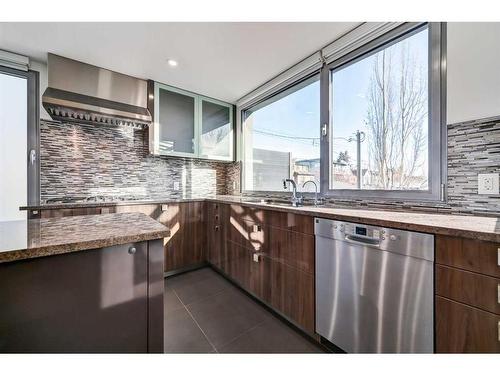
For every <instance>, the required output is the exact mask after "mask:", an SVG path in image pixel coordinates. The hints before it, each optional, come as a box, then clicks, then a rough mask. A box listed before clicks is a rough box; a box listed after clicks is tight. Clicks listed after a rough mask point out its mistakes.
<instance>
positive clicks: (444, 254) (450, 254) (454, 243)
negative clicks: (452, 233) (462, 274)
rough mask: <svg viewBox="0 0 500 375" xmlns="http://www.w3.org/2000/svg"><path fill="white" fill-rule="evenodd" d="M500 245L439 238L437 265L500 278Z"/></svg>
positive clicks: (458, 238)
mask: <svg viewBox="0 0 500 375" xmlns="http://www.w3.org/2000/svg"><path fill="white" fill-rule="evenodd" d="M499 249H500V244H499V243H494V242H487V241H480V240H472V239H468V238H460V237H449V236H437V237H436V263H439V264H444V265H447V266H451V267H457V268H462V269H464V270H468V271H473V272H478V273H482V274H485V275H490V276H494V277H498V278H500V265H499V263H500V259H499V251H500V250H499Z"/></svg>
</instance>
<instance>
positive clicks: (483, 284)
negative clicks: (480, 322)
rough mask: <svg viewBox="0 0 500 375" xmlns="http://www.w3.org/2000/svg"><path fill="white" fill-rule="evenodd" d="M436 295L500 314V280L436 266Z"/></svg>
mask: <svg viewBox="0 0 500 375" xmlns="http://www.w3.org/2000/svg"><path fill="white" fill-rule="evenodd" d="M436 293H437V294H439V295H440V296H443V297H447V298H450V299H452V300H455V301H458V302H463V303H466V304H468V305H472V306H474V307H478V308H480V309H483V310H487V311H489V312H492V313H495V314H500V279H496V278H494V277H491V276H484V275H480V274H477V273H473V272H469V271H463V270H459V269H457V268H450V267H447V266H441V265H436Z"/></svg>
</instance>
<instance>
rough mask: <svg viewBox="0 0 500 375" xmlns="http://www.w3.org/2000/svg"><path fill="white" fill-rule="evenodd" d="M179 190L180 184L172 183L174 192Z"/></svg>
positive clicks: (177, 182)
mask: <svg viewBox="0 0 500 375" xmlns="http://www.w3.org/2000/svg"><path fill="white" fill-rule="evenodd" d="M179 190H181V184H180V183H179V181H174V191H179Z"/></svg>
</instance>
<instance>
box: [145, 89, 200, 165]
mask: <svg viewBox="0 0 500 375" xmlns="http://www.w3.org/2000/svg"><path fill="white" fill-rule="evenodd" d="M155 97H156V98H157V100H156V104H155V124H154V126H155V127H157V130H158V131H157V132H155V137H156V139H154V141H153V142H154V153H155V154H160V155H177V156H196V151H197V144H196V143H197V141H196V113H197V112H198V111H197V107H198V101H197V98H196V95H192V94H189V93H187V92H184V91H182V90H178V89H174V88H171V87H168V86H165V85H161V84H158V83H157V84H156V88H155Z"/></svg>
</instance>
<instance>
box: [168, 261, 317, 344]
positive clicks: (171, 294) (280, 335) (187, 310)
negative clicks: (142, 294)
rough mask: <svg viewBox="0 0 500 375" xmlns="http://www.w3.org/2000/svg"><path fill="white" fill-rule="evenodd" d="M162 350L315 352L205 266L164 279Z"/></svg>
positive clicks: (301, 338) (296, 334)
mask: <svg viewBox="0 0 500 375" xmlns="http://www.w3.org/2000/svg"><path fill="white" fill-rule="evenodd" d="M164 337H165V339H164V340H165V353H321V352H322V350H321V349H320V348H318V347H317V346H316V345H315V344H313V343H312V342H310V341H309V340H307V339H306V338H304V337H303V336H302V335H301V334H299V333H298V332H296V331H295V330H294V329H293V328H291V327H289V326H288V325H287V324H285V323H283V322H282V321H281V320H280V319H278V318H277V317H275V316H274V315H273V314H272V313H270V312H269V311H267V310H266V309H265V308H264V307H262V306H261V305H260V304H259V303H257V302H255V301H254V300H253V299H251V298H250V297H248V296H247V295H246V294H245V293H243V292H242V291H240V290H239V289H238V288H236V287H235V286H233V285H232V284H231V283H230V282H228V281H227V280H226V279H224V278H223V277H222V276H220V275H219V274H217V273H216V272H215V271H213V270H212V269H210V268H202V269H199V270H196V271H192V272H188V273H185V274H182V275H178V276H173V277H170V278H168V279H166V280H165V335H164Z"/></svg>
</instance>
